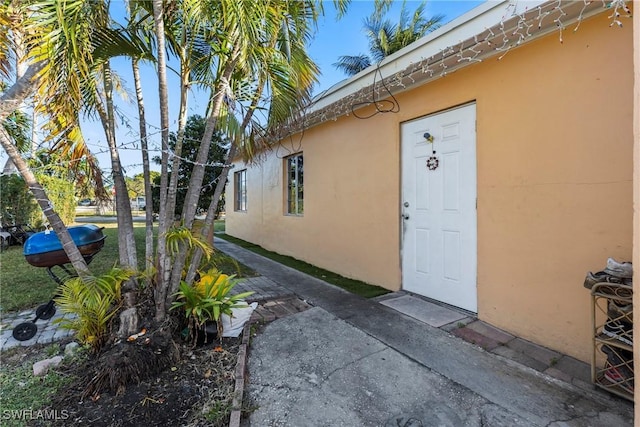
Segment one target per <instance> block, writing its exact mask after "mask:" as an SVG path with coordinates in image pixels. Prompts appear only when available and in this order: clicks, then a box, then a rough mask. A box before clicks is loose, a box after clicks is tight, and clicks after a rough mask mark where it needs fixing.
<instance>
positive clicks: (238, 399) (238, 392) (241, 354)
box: [229, 322, 251, 427]
mask: <svg viewBox="0 0 640 427" xmlns="http://www.w3.org/2000/svg"><path fill="white" fill-rule="evenodd" d="M250 335H251V322H247V323H246V324H245V325H244V328H243V329H242V341H241V343H240V348H239V349H238V360H237V361H236V369H235V375H234V379H235V381H236V384H235V389H234V391H233V400H232V401H231V415H230V416H229V427H240V419H241V417H242V400H243V397H244V386H245V373H246V367H247V363H246V362H247V347H248V345H249V336H250Z"/></svg>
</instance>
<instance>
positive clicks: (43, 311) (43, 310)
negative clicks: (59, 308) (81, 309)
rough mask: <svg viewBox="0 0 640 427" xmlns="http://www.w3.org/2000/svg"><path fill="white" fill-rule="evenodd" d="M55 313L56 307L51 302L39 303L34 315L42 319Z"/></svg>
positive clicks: (47, 318)
mask: <svg viewBox="0 0 640 427" xmlns="http://www.w3.org/2000/svg"><path fill="white" fill-rule="evenodd" d="M54 314H56V307H55V306H54V305H53V304H49V303H47V304H41V305H39V306H38V308H36V317H37V318H38V319H42V320H49V319H51V318H52V317H53V315H54Z"/></svg>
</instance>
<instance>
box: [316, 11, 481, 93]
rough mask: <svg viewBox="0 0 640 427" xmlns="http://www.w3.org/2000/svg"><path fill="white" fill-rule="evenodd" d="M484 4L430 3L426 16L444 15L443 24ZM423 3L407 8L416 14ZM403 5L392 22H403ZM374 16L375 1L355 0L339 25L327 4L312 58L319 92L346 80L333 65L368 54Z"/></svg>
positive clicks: (395, 12)
mask: <svg viewBox="0 0 640 427" xmlns="http://www.w3.org/2000/svg"><path fill="white" fill-rule="evenodd" d="M481 3H484V1H469V0H436V1H433V0H432V1H427V7H426V13H425V16H433V15H444V16H445V19H444V20H443V23H446V22H448V21H451V20H452V19H454V18H457V17H458V16H460V15H462V14H464V13H465V12H467V11H469V10H471V9H473V8H474V7H476V6H478V5H480V4H481ZM419 4H420V1H407V8H408V10H409V11H413V10H415V9H416V7H417V6H418V5H419ZM401 6H402V1H396V2H395V5H394V6H393V7H392V9H391V10H390V11H389V13H388V14H387V15H386V16H387V18H388V19H389V20H391V21H392V22H397V21H398V20H399V19H400V9H401ZM371 12H373V1H370V0H355V1H352V3H351V4H350V5H349V11H348V14H347V16H345V17H343V18H342V19H341V20H339V21H336V19H335V10H334V8H333V2H331V1H329V2H325V17H324V18H322V19H321V20H320V22H319V25H318V31H317V34H316V37H315V39H314V40H313V42H312V43H311V44H310V46H309V52H310V55H311V57H312V58H313V59H314V60H315V61H316V63H317V64H319V66H320V71H321V72H322V76H321V77H320V84H319V87H318V90H317V92H320V91H322V90H326V89H328V88H330V87H331V86H332V85H334V84H335V83H338V82H339V81H341V80H343V79H344V78H345V75H344V74H343V73H342V72H341V71H338V70H336V69H335V67H334V66H333V65H332V64H333V63H335V62H337V60H338V57H340V56H343V55H357V54H360V53H368V43H367V39H366V37H365V35H364V31H363V29H362V21H363V19H364V18H365V17H367V16H369V15H370V14H371Z"/></svg>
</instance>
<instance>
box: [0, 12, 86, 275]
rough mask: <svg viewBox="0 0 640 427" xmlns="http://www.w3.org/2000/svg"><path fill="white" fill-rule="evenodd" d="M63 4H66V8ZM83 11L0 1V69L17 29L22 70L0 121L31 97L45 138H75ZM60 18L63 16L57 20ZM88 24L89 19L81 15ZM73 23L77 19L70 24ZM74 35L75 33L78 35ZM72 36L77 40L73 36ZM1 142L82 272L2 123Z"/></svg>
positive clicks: (0, 103) (2, 103) (80, 150)
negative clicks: (41, 117)
mask: <svg viewBox="0 0 640 427" xmlns="http://www.w3.org/2000/svg"><path fill="white" fill-rule="evenodd" d="M65 6H66V7H65ZM85 13H86V11H85V10H84V9H83V7H82V4H80V2H74V3H71V4H68V5H67V4H61V3H60V2H57V1H55V0H49V1H40V2H37V4H35V2H32V1H7V0H5V1H2V3H1V4H0V27H2V31H0V33H2V35H1V36H0V52H2V53H0V73H3V76H4V77H7V76H8V75H9V73H10V72H11V71H12V68H11V65H10V64H9V61H8V59H9V57H10V55H9V54H8V52H11V51H12V50H13V49H14V48H15V47H16V46H14V45H13V37H11V35H12V34H13V32H17V31H19V32H21V34H20V36H21V37H19V38H20V40H21V46H20V48H21V49H24V58H25V59H24V63H25V64H28V65H29V66H28V68H27V70H26V71H25V72H24V74H23V75H22V76H21V77H20V78H18V79H17V81H16V82H15V84H13V85H12V86H11V87H9V88H8V89H7V90H6V91H4V92H3V93H2V95H1V96H0V124H4V121H5V120H6V118H7V117H8V116H9V115H11V114H12V113H14V112H15V111H16V110H17V109H18V108H19V107H20V105H21V104H22V102H23V101H24V100H25V99H26V98H27V97H28V96H30V95H32V94H33V95H34V101H33V103H34V109H35V110H36V111H40V112H41V113H42V114H45V115H47V116H48V117H49V122H48V123H47V126H46V127H47V129H48V130H49V132H50V135H49V136H50V138H51V139H55V138H64V139H65V140H71V141H75V142H81V141H80V138H79V136H80V134H79V133H78V129H79V126H78V121H77V112H78V111H79V108H76V107H77V106H78V104H79V100H80V99H81V98H82V94H81V91H80V88H81V87H82V85H81V83H80V82H81V81H82V80H83V79H84V78H85V77H87V76H88V72H87V71H88V62H87V56H86V53H87V52H88V48H89V47H90V45H89V44H88V42H89V40H88V39H87V40H86V41H83V37H82V35H83V31H86V29H87V26H82V25H79V24H78V23H81V22H83V17H84V16H85ZM16 15H18V16H20V18H21V19H20V26H19V27H16V26H14V25H13V24H14V22H15V20H14V19H12V16H16ZM60 16H64V18H65V19H64V20H61V19H59V17H60ZM85 20H86V21H87V22H89V20H88V19H85ZM73 23H76V25H75V26H74V25H73ZM78 36H79V37H78ZM76 37H77V38H76ZM0 145H2V147H3V148H4V150H5V152H6V153H7V155H8V156H9V158H10V159H11V161H12V162H13V163H14V165H15V166H16V168H17V170H18V172H19V173H20V174H21V175H22V177H23V178H24V180H25V182H26V183H27V185H28V186H29V188H30V189H31V191H32V193H33V194H34V196H35V198H36V200H37V202H38V204H39V205H40V207H41V208H42V210H43V212H44V214H45V215H46V217H47V219H48V221H49V223H50V224H51V226H52V228H53V229H54V231H55V232H56V234H57V235H58V237H59V238H60V241H61V243H62V246H63V248H64V250H65V251H66V253H67V255H68V257H69V260H70V261H71V263H72V265H73V267H74V268H75V270H76V271H77V272H78V274H79V275H84V274H87V272H88V268H87V264H86V262H85V260H84V258H83V257H82V255H81V254H80V252H79V251H78V248H77V247H76V245H75V243H74V242H73V239H71V236H70V235H69V233H68V231H67V229H66V227H65V224H64V223H63V221H62V220H61V219H60V217H59V216H58V214H57V213H56V212H55V210H54V209H53V208H52V204H51V202H50V200H49V198H48V196H47V194H46V191H45V190H44V188H43V187H42V186H41V185H40V184H39V183H38V181H37V180H36V178H35V176H34V174H33V173H32V171H31V170H30V169H29V167H28V165H27V163H26V161H25V159H24V158H23V157H22V155H21V153H20V152H19V151H18V149H17V147H16V146H15V144H14V141H13V140H12V138H11V136H10V135H9V134H8V133H7V131H6V130H5V127H4V126H0ZM87 152H88V150H86V146H84V145H83V144H79V145H77V146H76V149H75V150H74V153H75V155H80V156H84V155H85V154H87Z"/></svg>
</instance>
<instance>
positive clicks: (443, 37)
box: [305, 0, 604, 124]
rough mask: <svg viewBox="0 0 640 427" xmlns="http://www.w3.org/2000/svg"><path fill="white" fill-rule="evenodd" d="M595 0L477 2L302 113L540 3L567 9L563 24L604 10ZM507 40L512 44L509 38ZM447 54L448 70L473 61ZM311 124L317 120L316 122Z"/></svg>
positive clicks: (539, 31) (547, 29)
mask: <svg viewBox="0 0 640 427" xmlns="http://www.w3.org/2000/svg"><path fill="white" fill-rule="evenodd" d="M597 3H598V2H595V1H594V2H591V3H589V4H587V5H585V4H584V3H583V2H578V1H563V0H555V1H543V0H524V1H522V0H520V1H518V0H499V1H493V0H488V1H487V2H486V3H483V4H481V5H480V6H478V7H476V8H474V9H472V10H470V11H469V12H467V13H465V14H464V15H462V16H460V17H458V18H456V19H454V20H452V21H451V22H449V23H447V24H445V25H443V26H442V27H440V28H438V29H437V30H435V31H433V32H432V33H429V34H428V35H426V36H425V37H423V38H421V39H420V40H418V41H416V42H414V43H412V44H411V45H409V46H407V47H405V48H403V49H401V50H399V51H398V52H395V53H394V54H392V55H390V56H388V57H387V58H385V59H384V60H383V61H382V62H381V63H380V64H379V65H373V66H371V67H369V68H367V69H365V70H363V71H361V72H360V73H358V74H356V75H355V76H352V77H350V78H348V79H346V80H344V81H342V82H339V83H337V84H336V85H334V86H333V87H331V88H330V89H328V90H327V91H325V92H323V93H321V94H319V95H317V96H316V97H315V98H314V100H313V101H312V103H311V105H310V106H308V107H307V108H306V109H305V110H306V111H305V113H306V114H307V115H312V114H313V113H318V112H321V111H322V110H323V109H325V108H327V107H329V106H331V105H332V104H335V103H336V102H339V101H340V100H343V99H345V98H347V97H350V96H351V97H353V96H355V94H356V93H357V92H358V91H360V90H362V89H364V88H370V87H371V85H372V84H373V83H374V81H375V80H376V78H375V77H376V74H377V73H378V72H379V73H380V74H378V76H380V75H382V76H384V78H385V80H387V79H388V78H389V77H390V76H394V75H397V74H398V73H400V74H401V73H402V72H403V71H404V70H407V69H408V68H410V67H411V66H412V65H414V64H416V63H418V62H420V61H422V60H425V59H427V58H432V57H434V56H436V55H438V54H443V57H444V53H445V51H447V50H448V49H451V48H452V47H453V46H456V45H459V44H461V43H463V42H465V41H468V40H470V39H471V40H473V39H474V37H476V36H479V35H481V34H482V33H486V32H487V30H489V29H491V28H494V29H495V28H496V27H497V26H500V25H501V24H504V23H508V22H510V21H513V20H514V19H513V18H514V17H516V16H518V15H521V14H526V15H530V16H533V15H534V14H535V9H537V8H538V7H539V6H541V5H542V7H541V9H542V8H546V9H553V7H552V6H555V5H556V4H559V5H562V7H564V8H566V9H570V13H569V14H567V16H566V18H565V17H563V19H566V22H564V21H563V24H566V23H569V22H573V21H575V19H576V18H578V17H580V18H582V19H584V18H586V17H588V16H591V15H593V14H596V13H600V12H602V11H603V10H604V9H603V7H602V6H600V7H598V6H597V5H595V4H597ZM594 5H595V6H594ZM572 20H573V21H572ZM553 23H554V21H553V19H552V18H549V19H548V20H547V22H545V23H544V24H545V25H544V28H541V29H536V30H535V34H527V35H528V37H527V39H526V40H524V41H523V43H526V42H528V41H531V40H534V39H536V38H538V37H540V36H543V35H545V34H548V33H549V32H550V31H557V26H556V25H555V24H553ZM549 24H553V25H549ZM512 25H513V24H512ZM507 30H509V28H507ZM498 35H500V34H496V36H498ZM478 40H480V39H478ZM509 43H512V44H513V40H510V41H509ZM518 44H519V43H518ZM507 50H508V49H507ZM503 52H504V51H503ZM500 53H501V52H500V51H499V50H491V49H487V52H484V53H483V54H482V55H480V56H479V59H485V58H487V57H490V56H496V55H498V54H500ZM448 54H449V55H448V56H449V58H447V60H446V62H448V63H449V64H450V65H453V67H451V68H449V70H450V71H454V70H455V69H459V68H462V67H464V66H466V65H469V64H470V63H473V61H469V62H466V63H463V64H457V65H456V64H452V61H451V56H452V55H451V52H448ZM444 62H445V61H444V60H443V63H444ZM458 62H459V61H458ZM378 80H379V79H378ZM412 80H413V79H412ZM428 80H431V79H428ZM413 83H414V82H413V81H412V82H411V84H409V85H408V86H407V87H406V88H408V87H409V86H412V85H413ZM415 83H416V84H423V83H425V79H421V81H420V82H417V81H416V82H415ZM406 88H405V89H406ZM392 92H393V93H397V92H399V91H398V90H397V88H396V90H393V91H392ZM334 118H335V117H334ZM322 121H324V120H321V122H322ZM314 122H315V120H314ZM309 124H310V123H309ZM315 124H317V122H316V123H315Z"/></svg>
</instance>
